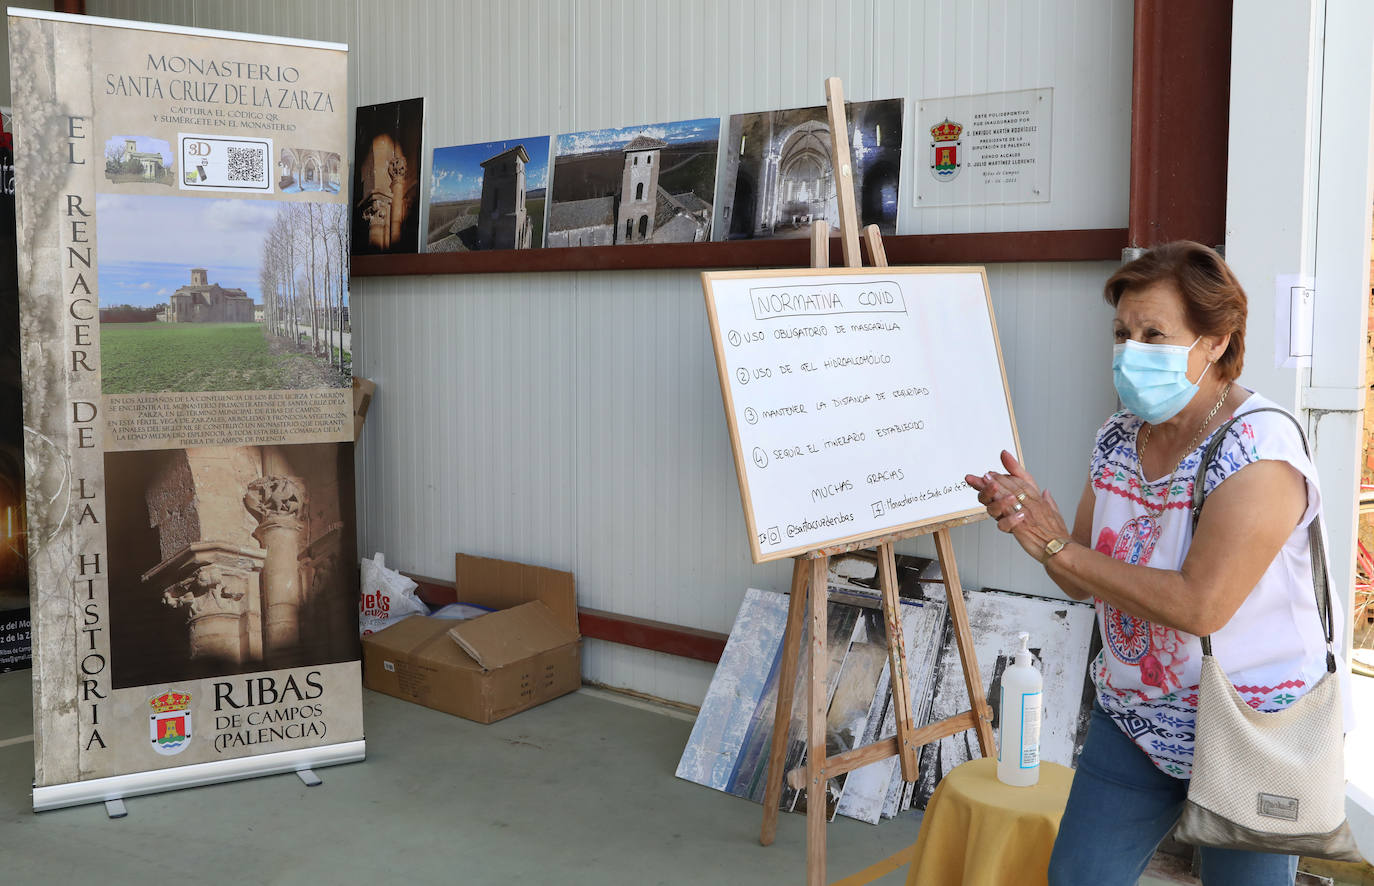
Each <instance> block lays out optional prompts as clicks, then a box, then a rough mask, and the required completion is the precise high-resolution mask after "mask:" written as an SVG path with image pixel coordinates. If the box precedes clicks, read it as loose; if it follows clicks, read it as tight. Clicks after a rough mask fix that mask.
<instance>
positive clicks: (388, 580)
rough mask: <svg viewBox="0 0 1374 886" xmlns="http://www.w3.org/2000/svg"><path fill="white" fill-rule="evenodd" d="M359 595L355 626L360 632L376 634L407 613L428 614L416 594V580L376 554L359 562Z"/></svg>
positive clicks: (426, 608) (427, 609) (364, 634)
mask: <svg viewBox="0 0 1374 886" xmlns="http://www.w3.org/2000/svg"><path fill="white" fill-rule="evenodd" d="M362 573H363V574H362V597H361V598H360V599H359V600H358V628H359V630H361V631H362V635H363V636H364V637H366V636H367V635H368V634H375V633H376V632H377V631H380V630H381V629H382V628H385V627H389V626H390V625H393V624H395V623H396V622H398V621H400V620H401V619H403V618H405V617H406V616H410V615H428V614H429V607H427V606H426V605H425V604H424V603H423V602H422V601H421V600H420V598H419V597H417V596H415V588H416V584H415V582H413V581H411V580H410V579H408V578H406V577H405V576H404V575H402V574H401V573H399V572H397V571H395V570H394V569H387V568H386V560H385V558H383V556H382V555H381V554H376V555H375V556H374V557H373V558H372V559H371V560H369V559H367V558H366V557H364V558H363V561H362Z"/></svg>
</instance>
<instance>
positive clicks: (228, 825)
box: [0, 671, 919, 886]
mask: <svg viewBox="0 0 1374 886" xmlns="http://www.w3.org/2000/svg"><path fill="white" fill-rule="evenodd" d="M363 704H364V711H365V717H366V724H367V744H368V759H367V761H366V762H364V763H357V764H351V765H347V766H338V767H334V768H331V769H322V770H320V772H319V774H320V775H321V777H323V779H324V784H323V785H321V786H320V787H316V788H306V787H305V786H304V785H303V784H302V783H301V782H300V780H299V779H297V778H296V777H295V776H294V775H281V776H271V777H267V778H259V779H252V780H249V781H242V782H235V783H231V784H224V785H216V786H213V787H206V788H196V789H192V790H185V791H177V792H173V793H167V794H159V795H154V796H147V797H135V798H133V799H131V800H129V801H128V809H129V815H128V817H127V818H124V819H120V820H110V819H108V818H107V817H106V816H105V811H104V807H103V806H86V807H79V808H75V809H66V810H58V811H54V812H44V813H42V814H40V815H35V814H33V813H32V812H31V811H30V809H31V799H30V795H29V791H30V788H31V786H32V780H33V746H32V744H30V743H29V742H28V741H19V742H14V743H10V744H6V743H5V742H6V741H7V740H11V739H13V738H16V737H22V736H27V735H28V734H29V733H30V732H31V731H32V728H33V727H32V717H31V713H30V693H29V672H27V671H17V672H13V673H9V674H0V883H3V884H5V886H20V884H31V883H32V884H44V886H51V884H68V883H80V882H99V883H102V884H119V883H137V884H140V886H146V884H149V883H176V884H178V886H182V884H195V883H273V884H286V883H310V884H324V883H327V884H353V883H358V884H390V883H400V882H412V883H420V884H428V883H445V884H462V886H470V884H473V886H480V884H489V883H492V884H495V883H500V884H506V883H510V884H522V883H531V884H534V883H538V884H543V883H559V884H583V883H585V884H622V883H623V884H636V886H645V884H676V883H693V884H723V883H788V884H795V883H801V882H804V881H805V869H806V864H805V843H806V827H805V825H806V820H805V817H804V816H800V815H784V816H782V819H781V821H780V824H779V828H778V838H777V841H776V842H775V843H774V844H773V845H772V846H771V847H767V848H764V847H762V846H760V845H759V843H758V829H759V823H760V816H761V808H760V807H759V806H756V805H754V804H752V803H749V802H747V801H744V800H739V799H736V798H733V797H729V796H726V795H724V794H721V793H718V792H716V791H712V790H708V789H706V788H703V787H699V786H697V785H694V784H689V783H687V782H684V781H681V780H679V779H677V778H675V777H674V776H673V771H674V769H675V768H676V766H677V761H678V757H679V755H680V754H681V752H682V748H683V746H684V744H685V743H686V741H687V735H688V732H689V731H690V729H691V723H690V722H688V721H686V720H684V719H681V718H679V717H675V716H669V715H665V714H662V713H659V712H657V711H655V710H648V709H644V708H641V707H634V706H630V705H627V704H622V703H620V702H617V701H612V700H608V699H607V698H606V697H604V696H603V695H601V694H598V693H594V692H588V691H583V692H578V693H574V694H573V695H570V696H566V697H564V698H561V699H557V700H555V701H553V702H550V703H549V704H546V705H543V706H542V707H539V708H535V709H534V710H531V711H526V712H525V713H523V714H519V715H517V716H515V717H512V718H510V719H508V720H505V721H502V722H500V723H495V724H492V725H490V726H482V725H479V724H476V723H470V722H468V721H466V720H462V719H458V718H456V717H450V716H448V715H446V714H441V713H438V712H436V711H431V710H429V709H427V708H423V707H420V706H418V705H413V704H409V703H407V702H403V701H399V700H397V699H393V698H390V697H388V696H384V695H379V694H377V693H373V692H369V691H366V690H364V693H363ZM918 825H919V819H918V818H916V817H914V816H908V817H904V818H900V819H897V820H894V821H890V822H886V823H884V824H883V825H881V826H879V827H873V826H870V825H866V824H862V823H859V822H854V821H850V820H847V819H839V820H837V821H836V822H834V823H833V824H831V825H830V829H829V832H828V834H829V848H830V864H829V879H830V880H831V881H834V880H838V879H840V878H842V877H844V876H847V875H849V874H852V873H855V872H856V871H859V870H862V869H864V868H866V867H868V866H869V865H871V864H874V863H876V862H878V861H880V860H881V859H883V858H886V857H888V856H890V855H891V854H893V853H894V852H897V851H898V850H900V849H902V848H903V847H905V846H908V845H910V844H911V843H912V842H914V841H915V839H916V829H917V827H918ZM905 877H906V871H905V870H904V869H902V870H898V871H895V872H893V873H891V874H889V875H888V876H886V877H884V878H882V879H880V880H877V881H875V882H878V883H881V884H884V886H888V884H893V883H903V882H905Z"/></svg>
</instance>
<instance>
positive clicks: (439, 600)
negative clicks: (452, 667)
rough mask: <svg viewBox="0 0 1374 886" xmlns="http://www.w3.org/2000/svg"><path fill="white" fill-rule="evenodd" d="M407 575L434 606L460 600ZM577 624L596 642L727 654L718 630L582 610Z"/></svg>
mask: <svg viewBox="0 0 1374 886" xmlns="http://www.w3.org/2000/svg"><path fill="white" fill-rule="evenodd" d="M403 574H404V575H405V576H406V577H407V578H409V579H410V580H411V581H413V582H415V583H416V584H417V585H419V588H418V589H417V591H416V593H417V595H418V596H419V597H420V599H421V600H423V601H425V603H427V604H429V605H430V606H444V605H447V604H449V603H454V602H457V600H458V593H457V591H456V590H455V589H454V587H453V582H451V581H443V580H441V579H437V578H426V577H425V576H423V575H411V574H410V573H403ZM577 623H578V626H579V629H580V630H581V632H582V636H584V637H591V638H592V639H594V640H606V641H608V642H611V643H619V644H620V645H622V646H635V647H638V648H640V649H651V650H653V651H654V652H666V653H668V654H669V655H680V656H682V657H684V658H695V659H697V660H699V661H709V662H712V663H715V662H718V661H720V656H721V653H722V652H724V651H725V641H726V640H727V639H728V636H727V635H726V634H719V633H716V632H715V631H703V630H700V629H698V628H688V627H682V626H681V625H673V624H668V623H666V622H661V621H651V620H649V619H646V618H634V617H633V616H629V615H616V614H615V613H613V612H603V611H601V610H599V609H581V608H579V609H578V617H577Z"/></svg>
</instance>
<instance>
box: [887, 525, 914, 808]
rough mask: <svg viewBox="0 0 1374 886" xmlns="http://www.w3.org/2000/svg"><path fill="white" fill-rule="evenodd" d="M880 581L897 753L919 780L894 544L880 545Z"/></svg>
mask: <svg viewBox="0 0 1374 886" xmlns="http://www.w3.org/2000/svg"><path fill="white" fill-rule="evenodd" d="M878 582H879V586H880V587H881V588H882V591H883V622H884V624H885V625H886V627H887V664H888V670H889V671H890V672H891V675H892V679H891V680H890V681H889V685H890V686H891V687H892V712H893V714H894V715H895V716H896V719H897V753H898V756H899V757H900V759H901V763H902V778H903V779H905V780H906V781H915V780H916V779H917V778H918V777H919V776H920V761H919V758H918V757H917V754H916V751H917V748H916V746H915V745H914V744H912V742H911V733H912V732H915V731H916V723H915V722H914V721H913V720H912V716H911V684H910V680H909V678H908V677H907V670H906V642H905V640H903V638H902V610H901V598H900V597H899V595H898V594H897V555H896V553H894V552H893V550H892V545H891V544H882V545H879V546H878Z"/></svg>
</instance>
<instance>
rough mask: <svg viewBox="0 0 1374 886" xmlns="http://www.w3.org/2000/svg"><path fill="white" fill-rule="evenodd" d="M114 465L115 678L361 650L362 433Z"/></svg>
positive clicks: (291, 663) (201, 674)
mask: <svg viewBox="0 0 1374 886" xmlns="http://www.w3.org/2000/svg"><path fill="white" fill-rule="evenodd" d="M105 465H106V474H105V477H106V479H105V484H106V487H105V494H106V498H107V500H108V501H109V503H110V509H111V510H112V511H117V512H118V513H119V514H121V515H123V516H122V517H121V519H119V520H111V521H110V523H109V525H108V529H107V532H108V533H109V539H110V552H109V559H110V575H109V587H110V666H111V671H112V679H113V684H114V688H115V689H122V688H125V687H131V686H144V685H153V684H159V683H164V682H167V681H178V682H184V681H188V680H197V679H202V678H207V677H224V676H228V675H234V674H246V673H256V672H259V671H270V670H279V669H285V668H295V667H301V666H305V665H312V666H314V665H323V664H330V663H334V662H343V661H350V660H355V659H357V657H358V651H359V650H358V627H357V622H358V602H357V597H356V596H355V595H356V593H357V588H358V580H357V576H356V575H355V574H354V573H355V572H356V568H357V567H356V566H355V565H354V564H356V563H357V562H358V558H357V555H356V552H355V550H354V548H355V547H356V545H355V543H354V538H353V533H352V532H345V531H344V527H345V526H349V527H351V526H352V523H351V516H352V514H353V504H354V502H353V500H354V488H353V485H354V480H353V445H352V444H351V443H312V444H304V445H296V446H205V447H195V448H188V449H145V450H138V451H133V452H106V453H105ZM346 521H347V522H346Z"/></svg>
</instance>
